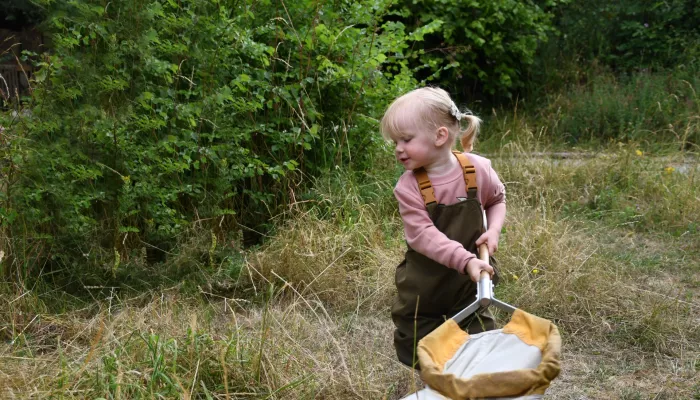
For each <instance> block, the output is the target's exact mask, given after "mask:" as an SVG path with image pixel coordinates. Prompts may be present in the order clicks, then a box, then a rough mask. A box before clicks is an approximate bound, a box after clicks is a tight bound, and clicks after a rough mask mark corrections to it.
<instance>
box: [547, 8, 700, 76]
mask: <svg viewBox="0 0 700 400" xmlns="http://www.w3.org/2000/svg"><path fill="white" fill-rule="evenodd" d="M557 14H558V15H557V18H556V26H557V28H558V29H559V30H560V31H561V32H562V37H561V39H560V40H559V41H558V45H559V46H560V47H561V49H562V53H563V54H567V53H569V54H571V53H574V54H577V55H580V56H581V57H582V58H583V59H584V60H591V59H599V60H600V61H602V62H603V63H604V64H606V65H610V66H612V67H614V68H616V69H619V70H622V71H625V70H638V69H641V68H649V67H673V66H677V65H679V64H694V65H696V66H697V64H698V57H700V2H698V0H668V1H660V0H643V1H639V0H622V1H612V2H611V1H604V0H591V1H585V2H582V1H572V2H569V3H568V4H567V5H565V6H563V7H561V8H560V9H558V10H557Z"/></svg>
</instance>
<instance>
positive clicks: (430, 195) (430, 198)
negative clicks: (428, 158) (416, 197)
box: [413, 167, 437, 206]
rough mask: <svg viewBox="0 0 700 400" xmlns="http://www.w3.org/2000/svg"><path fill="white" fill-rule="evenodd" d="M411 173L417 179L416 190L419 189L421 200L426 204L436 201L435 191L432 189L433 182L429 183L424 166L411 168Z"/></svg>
mask: <svg viewBox="0 0 700 400" xmlns="http://www.w3.org/2000/svg"><path fill="white" fill-rule="evenodd" d="M413 175H414V176H415V177H416V180H417V181H418V190H420V194H421V196H423V202H424V203H425V205H426V206H427V205H428V204H430V203H435V202H437V199H436V198H435V191H434V190H433V184H432V183H430V178H428V173H427V172H425V168H423V167H420V168H416V169H414V170H413Z"/></svg>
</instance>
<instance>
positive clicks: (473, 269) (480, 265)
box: [464, 257, 493, 282]
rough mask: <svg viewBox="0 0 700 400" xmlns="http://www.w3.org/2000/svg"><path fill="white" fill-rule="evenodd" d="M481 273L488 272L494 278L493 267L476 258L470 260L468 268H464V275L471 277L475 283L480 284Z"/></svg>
mask: <svg viewBox="0 0 700 400" xmlns="http://www.w3.org/2000/svg"><path fill="white" fill-rule="evenodd" d="M481 271H486V272H488V273H489V275H491V277H493V267H492V266H490V265H489V263H487V262H484V261H481V260H479V259H478V258H476V257H474V258H472V259H471V260H469V262H467V266H466V267H465V268H464V273H465V274H466V275H469V277H470V278H471V280H473V281H474V282H479V277H480V276H481Z"/></svg>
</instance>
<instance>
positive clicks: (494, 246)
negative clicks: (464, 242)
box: [476, 229, 501, 255]
mask: <svg viewBox="0 0 700 400" xmlns="http://www.w3.org/2000/svg"><path fill="white" fill-rule="evenodd" d="M500 237H501V232H500V231H496V230H491V229H489V230H487V231H486V232H484V233H483V234H482V235H481V236H479V238H478V239H476V247H479V245H480V244H482V243H486V246H488V248H489V254H490V255H493V254H494V253H495V252H496V251H497V250H498V239H500Z"/></svg>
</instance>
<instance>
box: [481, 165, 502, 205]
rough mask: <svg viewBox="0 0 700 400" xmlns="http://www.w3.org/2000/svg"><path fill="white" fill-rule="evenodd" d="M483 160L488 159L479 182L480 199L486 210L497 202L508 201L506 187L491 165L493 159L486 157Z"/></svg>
mask: <svg viewBox="0 0 700 400" xmlns="http://www.w3.org/2000/svg"><path fill="white" fill-rule="evenodd" d="M482 160H485V161H486V165H484V167H485V168H483V170H482V171H483V172H482V176H481V179H480V181H481V182H479V200H480V201H481V204H482V205H483V207H484V210H486V209H488V208H490V207H492V206H494V205H496V204H500V203H505V202H506V187H505V185H503V182H501V179H500V178H499V177H498V174H497V173H496V171H495V170H494V169H493V167H492V166H491V161H490V160H487V159H485V158H483V159H482ZM477 171H478V169H477Z"/></svg>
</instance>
